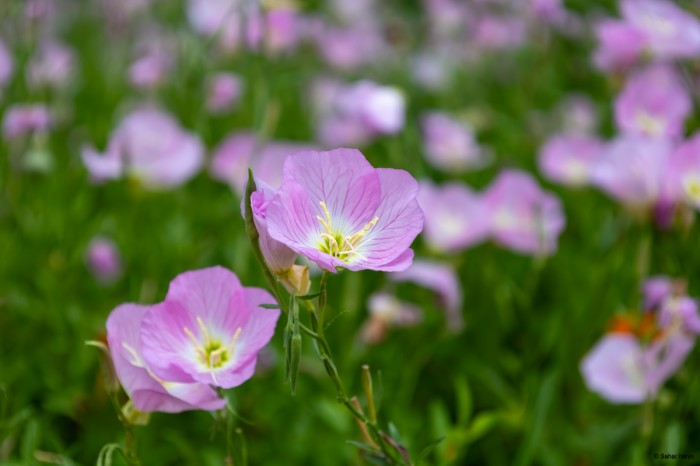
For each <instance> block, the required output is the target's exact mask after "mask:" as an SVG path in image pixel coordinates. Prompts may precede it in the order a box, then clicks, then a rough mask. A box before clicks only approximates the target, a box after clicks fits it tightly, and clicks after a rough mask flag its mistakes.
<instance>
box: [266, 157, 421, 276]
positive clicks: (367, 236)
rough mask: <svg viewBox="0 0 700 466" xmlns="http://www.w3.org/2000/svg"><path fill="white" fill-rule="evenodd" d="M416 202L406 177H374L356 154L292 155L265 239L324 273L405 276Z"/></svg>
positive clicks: (390, 173) (388, 173) (416, 227)
mask: <svg viewBox="0 0 700 466" xmlns="http://www.w3.org/2000/svg"><path fill="white" fill-rule="evenodd" d="M417 194H418V183H417V182H416V180H415V179H414V178H413V177H412V176H411V175H410V174H409V173H408V172H405V171H403V170H394V169H386V168H380V169H375V168H373V167H372V166H371V165H370V164H369V163H368V162H367V160H366V159H365V157H364V156H363V155H362V154H361V153H360V152H359V151H357V150H355V149H336V150H332V151H329V152H299V153H296V154H292V155H290V156H288V157H287V160H286V161H285V163H284V171H283V177H282V186H281V187H280V189H279V191H278V192H277V195H276V196H275V197H274V198H273V199H272V200H271V201H270V204H269V205H268V209H267V225H268V232H269V233H270V236H271V237H272V238H273V239H275V240H277V241H280V242H282V243H284V244H286V245H287V246H288V247H289V248H290V249H292V250H294V251H296V252H297V253H299V254H302V255H304V256H306V257H307V258H308V259H309V260H311V261H313V262H316V263H317V264H318V265H319V266H320V267H322V268H324V269H326V270H328V271H330V272H336V269H337V268H345V269H349V270H353V271H358V270H363V269H370V270H380V271H398V270H405V269H406V268H408V267H409V266H410V264H411V261H412V259H413V251H412V250H411V249H410V245H411V243H412V242H413V240H414V239H415V237H416V236H417V235H418V233H420V231H421V230H422V228H423V214H422V212H421V210H420V207H419V206H418V202H417V200H416V196H417Z"/></svg>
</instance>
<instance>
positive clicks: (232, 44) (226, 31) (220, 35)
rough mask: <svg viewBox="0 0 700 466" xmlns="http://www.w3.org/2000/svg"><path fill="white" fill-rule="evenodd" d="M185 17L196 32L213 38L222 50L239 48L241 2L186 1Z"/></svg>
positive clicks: (221, 0)
mask: <svg viewBox="0 0 700 466" xmlns="http://www.w3.org/2000/svg"><path fill="white" fill-rule="evenodd" d="M187 17H188V19H189V22H190V24H191V25H192V28H193V29H194V30H195V31H196V32H198V33H200V34H202V35H204V36H209V37H214V38H215V39H216V41H217V42H218V44H219V45H220V46H221V47H222V48H223V49H224V50H226V51H232V50H235V49H236V48H237V47H238V46H239V44H240V41H241V38H242V31H243V2H242V1H241V0H188V3H187Z"/></svg>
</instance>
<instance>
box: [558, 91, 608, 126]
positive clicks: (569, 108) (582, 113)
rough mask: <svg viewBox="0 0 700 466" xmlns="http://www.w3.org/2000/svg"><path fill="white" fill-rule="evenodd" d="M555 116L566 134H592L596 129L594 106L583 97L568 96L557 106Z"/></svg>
mask: <svg viewBox="0 0 700 466" xmlns="http://www.w3.org/2000/svg"><path fill="white" fill-rule="evenodd" d="M557 114H558V117H559V118H561V120H562V121H563V124H562V126H561V128H562V130H563V131H564V132H565V133H567V134H593V133H595V131H596V128H597V127H598V115H597V114H596V109H595V105H594V104H593V102H592V101H591V99H590V98H588V97H586V96H584V95H580V94H570V95H568V96H567V97H566V98H565V99H564V100H563V101H562V102H561V105H559V106H558V109H557Z"/></svg>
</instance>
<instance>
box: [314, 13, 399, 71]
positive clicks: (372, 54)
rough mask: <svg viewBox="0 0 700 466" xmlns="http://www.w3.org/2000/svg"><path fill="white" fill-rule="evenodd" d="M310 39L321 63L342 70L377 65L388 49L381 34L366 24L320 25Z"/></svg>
mask: <svg viewBox="0 0 700 466" xmlns="http://www.w3.org/2000/svg"><path fill="white" fill-rule="evenodd" d="M313 38H314V43H315V44H316V47H317V48H318V49H319V51H320V53H321V55H322V56H323V59H324V60H325V61H326V62H327V63H328V64H329V65H331V66H332V67H334V68H338V69H341V70H352V69H355V68H359V67H361V66H364V65H368V64H371V63H376V62H377V61H379V59H380V58H381V57H382V56H384V55H385V54H386V53H387V48H388V46H387V44H386V43H385V41H384V38H383V37H382V34H381V31H379V30H378V29H377V28H376V27H374V26H372V25H371V24H366V23H359V24H357V25H353V26H351V27H345V28H339V27H332V26H327V25H322V26H321V27H320V28H318V30H317V31H315V33H314V35H313Z"/></svg>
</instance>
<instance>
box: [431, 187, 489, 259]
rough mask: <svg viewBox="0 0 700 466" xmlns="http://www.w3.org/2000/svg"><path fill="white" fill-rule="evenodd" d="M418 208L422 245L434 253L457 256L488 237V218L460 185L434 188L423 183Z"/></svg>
mask: <svg viewBox="0 0 700 466" xmlns="http://www.w3.org/2000/svg"><path fill="white" fill-rule="evenodd" d="M418 204H419V205H420V207H421V209H422V210H423V215H424V217H425V223H424V226H423V228H424V229H423V236H424V238H425V241H426V242H427V243H428V245H429V246H431V247H432V248H434V249H436V250H438V251H442V252H458V251H461V250H464V249H465V248H467V247H469V246H473V245H475V244H478V243H480V242H481V241H483V240H484V239H486V237H487V236H488V234H489V227H490V225H489V222H488V215H487V211H486V209H485V207H484V205H483V202H482V200H481V196H480V195H479V194H476V193H474V192H473V191H471V190H470V189H469V188H468V187H467V186H466V185H465V184H463V183H459V182H452V183H448V184H445V185H443V186H435V185H433V184H432V183H430V182H427V181H423V182H421V184H420V191H419V193H418Z"/></svg>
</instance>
